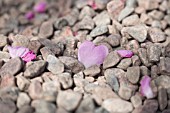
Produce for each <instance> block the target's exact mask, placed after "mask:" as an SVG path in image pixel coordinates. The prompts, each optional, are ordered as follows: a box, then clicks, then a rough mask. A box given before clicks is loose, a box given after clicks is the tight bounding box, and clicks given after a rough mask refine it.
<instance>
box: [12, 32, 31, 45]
mask: <svg viewBox="0 0 170 113" xmlns="http://www.w3.org/2000/svg"><path fill="white" fill-rule="evenodd" d="M29 42H30V40H29V38H28V37H27V36H24V35H19V34H18V35H16V36H14V38H13V43H12V46H14V47H18V46H21V47H28V45H29Z"/></svg>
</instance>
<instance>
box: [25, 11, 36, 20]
mask: <svg viewBox="0 0 170 113" xmlns="http://www.w3.org/2000/svg"><path fill="white" fill-rule="evenodd" d="M34 16H35V15H34V13H33V12H32V11H29V12H27V13H26V14H25V18H26V19H28V20H32V19H33V18H34Z"/></svg>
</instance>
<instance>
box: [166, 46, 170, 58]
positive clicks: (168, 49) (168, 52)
mask: <svg viewBox="0 0 170 113" xmlns="http://www.w3.org/2000/svg"><path fill="white" fill-rule="evenodd" d="M165 54H166V56H167V57H170V43H169V44H168V45H167V46H166V47H165Z"/></svg>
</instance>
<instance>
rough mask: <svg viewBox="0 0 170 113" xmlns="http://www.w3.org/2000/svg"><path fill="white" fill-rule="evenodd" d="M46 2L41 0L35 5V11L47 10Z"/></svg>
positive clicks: (42, 11)
mask: <svg viewBox="0 0 170 113" xmlns="http://www.w3.org/2000/svg"><path fill="white" fill-rule="evenodd" d="M46 6H47V3H46V2H40V3H38V4H36V5H35V6H34V11H35V12H38V13H44V12H45V11H46Z"/></svg>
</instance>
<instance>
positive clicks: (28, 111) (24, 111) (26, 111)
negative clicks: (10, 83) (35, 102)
mask: <svg viewBox="0 0 170 113" xmlns="http://www.w3.org/2000/svg"><path fill="white" fill-rule="evenodd" d="M33 112H34V108H33V107H31V106H28V105H26V106H23V107H21V108H20V109H19V110H18V111H17V113H33Z"/></svg>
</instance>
